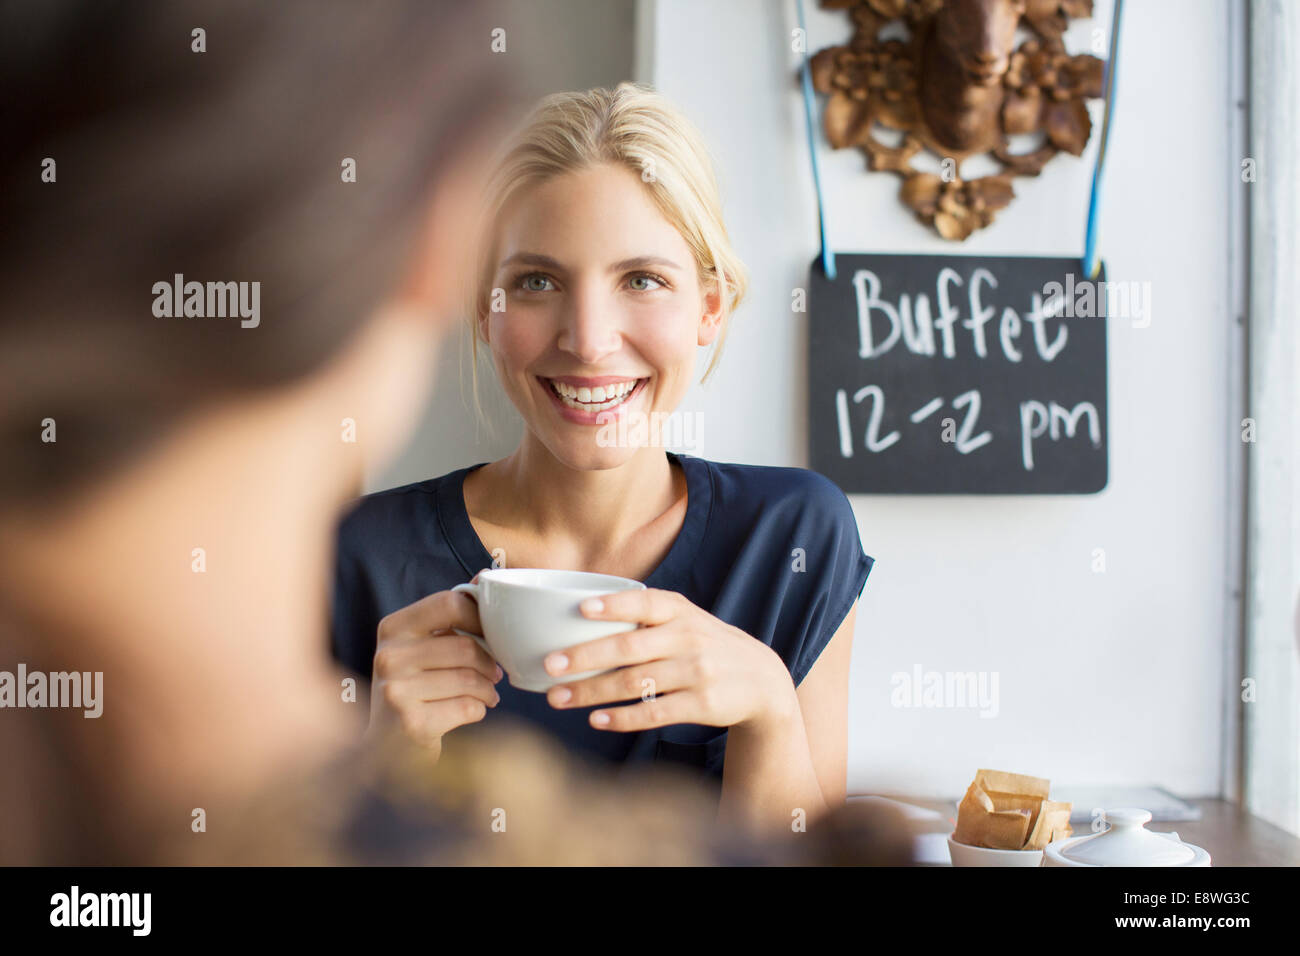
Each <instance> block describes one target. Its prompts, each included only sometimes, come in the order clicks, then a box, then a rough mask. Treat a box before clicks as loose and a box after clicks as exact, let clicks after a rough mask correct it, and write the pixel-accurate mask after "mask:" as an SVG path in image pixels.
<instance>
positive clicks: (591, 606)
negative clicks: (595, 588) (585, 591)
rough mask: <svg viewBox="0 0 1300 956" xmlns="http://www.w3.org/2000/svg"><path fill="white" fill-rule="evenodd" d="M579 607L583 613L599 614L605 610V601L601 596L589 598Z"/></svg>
mask: <svg viewBox="0 0 1300 956" xmlns="http://www.w3.org/2000/svg"><path fill="white" fill-rule="evenodd" d="M579 609H580V610H581V611H582V613H583V614H599V613H600V612H601V611H603V610H605V602H604V601H602V600H601V599H600V598H587V600H585V601H583V602H582V604H581V605H579Z"/></svg>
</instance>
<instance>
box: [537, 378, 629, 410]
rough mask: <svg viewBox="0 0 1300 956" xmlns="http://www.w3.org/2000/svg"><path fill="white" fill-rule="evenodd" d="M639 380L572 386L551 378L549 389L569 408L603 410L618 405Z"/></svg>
mask: <svg viewBox="0 0 1300 956" xmlns="http://www.w3.org/2000/svg"><path fill="white" fill-rule="evenodd" d="M638 381H639V380H637V379H633V380H629V381H626V382H618V383H616V384H613V385H597V386H596V387H595V388H586V387H583V388H574V387H573V386H572V385H565V384H564V383H563V382H556V381H553V380H551V381H550V383H549V384H550V386H551V390H552V391H553V392H555V394H556V395H558V396H559V398H560V401H562V402H563V403H564V404H565V405H568V406H569V407H570V408H578V409H582V410H583V411H588V412H599V411H604V410H605V409H607V408H613V407H614V406H615V405H620V404H622V403H623V401H624V400H625V399H626V398H627V397H628V396H629V395H630V394H632V392H633V390H635V389H636V386H637V382H638Z"/></svg>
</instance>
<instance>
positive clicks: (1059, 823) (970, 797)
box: [953, 770, 1073, 850]
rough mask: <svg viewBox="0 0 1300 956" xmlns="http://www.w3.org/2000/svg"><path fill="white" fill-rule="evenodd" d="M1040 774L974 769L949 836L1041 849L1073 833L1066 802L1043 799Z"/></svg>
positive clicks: (1000, 847) (1044, 785) (972, 843)
mask: <svg viewBox="0 0 1300 956" xmlns="http://www.w3.org/2000/svg"><path fill="white" fill-rule="evenodd" d="M1050 786H1051V784H1050V781H1048V780H1045V779H1043V778H1042V777H1031V776H1027V775H1025V774H1016V773H1006V772H1005V771H1001V770H979V771H978V772H977V773H976V775H975V780H974V781H973V782H972V783H971V785H970V786H969V787H967V788H966V796H965V797H963V798H962V801H961V804H960V806H959V807H958V808H957V827H956V830H955V831H954V832H953V839H954V840H956V841H957V842H958V843H965V844H967V845H969V846H982V847H988V848H990V849H995V850H1041V849H1042V848H1043V847H1045V846H1046V845H1047V844H1048V843H1049V842H1051V840H1053V839H1060V838H1061V836H1062V835H1069V834H1070V833H1072V832H1073V830H1072V829H1071V827H1070V809H1071V807H1070V804H1068V803H1059V802H1055V801H1052V800H1049V799H1047V797H1048V793H1049V791H1050Z"/></svg>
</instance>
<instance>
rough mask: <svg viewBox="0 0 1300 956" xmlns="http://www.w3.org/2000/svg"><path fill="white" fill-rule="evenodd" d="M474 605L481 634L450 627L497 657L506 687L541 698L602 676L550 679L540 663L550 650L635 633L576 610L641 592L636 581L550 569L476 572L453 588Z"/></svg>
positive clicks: (630, 624)
mask: <svg viewBox="0 0 1300 956" xmlns="http://www.w3.org/2000/svg"><path fill="white" fill-rule="evenodd" d="M452 590H453V591H461V592H463V593H465V594H468V595H469V596H470V597H472V598H473V599H474V600H475V602H476V603H477V604H478V616H479V620H480V621H481V622H482V624H483V634H482V636H481V637H480V636H479V635H478V634H470V633H469V632H468V631H462V630H461V629H460V628H455V631H456V633H457V634H464V635H465V636H467V637H472V638H474V640H476V641H477V642H478V643H479V646H480V647H482V648H483V649H484V650H485V651H487V652H488V653H489V654H491V655H492V656H493V657H495V658H496V660H497V663H498V664H500V665H501V669H502V670H504V671H505V672H506V676H507V677H509V679H510V683H511V685H512V686H514V687H518V688H519V689H520V690H531V691H536V692H537V693H545V692H546V691H547V690H549V689H550V688H552V687H554V686H555V685H556V684H563V683H568V682H570V681H577V680H583V679H585V678H587V677H594V676H596V675H597V674H603V673H605V671H600V670H597V671H585V672H583V673H580V674H565V675H564V676H562V677H552V676H551V675H550V674H548V673H547V671H546V668H545V666H543V663H542V662H543V661H544V660H545V659H546V657H547V655H549V654H551V653H552V652H553V651H562V650H564V649H565V648H569V647H573V646H574V645H575V644H584V643H586V642H587V641H594V640H598V639H599V638H602V637H608V636H609V635H611V634H619V633H622V632H623V631H631V630H635V629H636V623H635V622H628V621H594V620H591V619H590V618H586V617H583V616H582V613H581V612H580V611H579V610H578V605H579V604H581V603H582V602H583V601H585V600H586V599H587V598H589V597H600V596H602V595H605V594H610V593H612V592H615V591H638V590H645V585H644V584H642V583H641V582H640V581H633V580H631V579H630V578H620V577H615V576H614V575H612V574H592V573H590V572H587V571H553V570H551V569H549V568H491V569H489V570H486V571H480V572H479V574H478V580H477V582H476V583H470V584H458V585H456V586H455V587H454V588H452Z"/></svg>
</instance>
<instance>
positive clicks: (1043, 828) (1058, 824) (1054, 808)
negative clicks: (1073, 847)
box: [1022, 800, 1071, 850]
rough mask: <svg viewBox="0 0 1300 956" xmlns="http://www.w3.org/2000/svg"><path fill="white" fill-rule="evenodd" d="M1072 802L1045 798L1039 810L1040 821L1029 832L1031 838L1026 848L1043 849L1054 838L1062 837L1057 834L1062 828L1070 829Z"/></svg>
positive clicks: (1026, 842)
mask: <svg viewBox="0 0 1300 956" xmlns="http://www.w3.org/2000/svg"><path fill="white" fill-rule="evenodd" d="M1070 809H1071V807H1070V804H1068V803H1058V802H1056V801H1054V800H1044V801H1043V805H1042V808H1041V809H1040V810H1039V811H1038V821H1037V822H1036V823H1035V824H1034V827H1033V829H1032V830H1030V832H1029V839H1028V840H1027V841H1025V845H1024V847H1022V849H1025V850H1041V849H1043V847H1045V846H1047V844H1049V843H1051V842H1052V840H1054V839H1060V837H1057V836H1056V834H1057V833H1059V832H1060V831H1061V830H1069V829H1070Z"/></svg>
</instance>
